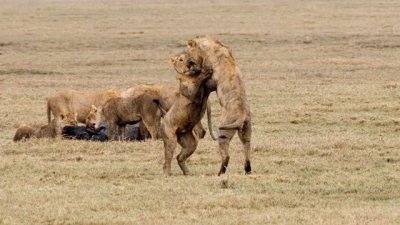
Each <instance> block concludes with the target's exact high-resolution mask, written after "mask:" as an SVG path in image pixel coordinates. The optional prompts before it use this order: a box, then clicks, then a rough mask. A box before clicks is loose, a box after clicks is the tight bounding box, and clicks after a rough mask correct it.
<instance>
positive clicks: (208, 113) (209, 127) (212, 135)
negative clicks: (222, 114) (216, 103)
mask: <svg viewBox="0 0 400 225" xmlns="http://www.w3.org/2000/svg"><path fill="white" fill-rule="evenodd" d="M207 122H208V130H209V131H210V136H211V138H212V139H213V140H214V141H216V140H217V138H215V136H214V133H213V131H212V123H211V105H210V102H207Z"/></svg>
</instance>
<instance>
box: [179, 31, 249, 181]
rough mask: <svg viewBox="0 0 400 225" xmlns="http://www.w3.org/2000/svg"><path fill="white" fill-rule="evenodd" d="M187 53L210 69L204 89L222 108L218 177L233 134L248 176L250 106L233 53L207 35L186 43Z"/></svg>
mask: <svg viewBox="0 0 400 225" xmlns="http://www.w3.org/2000/svg"><path fill="white" fill-rule="evenodd" d="M187 54H188V57H190V58H192V60H194V61H195V62H198V63H201V64H202V65H203V66H209V67H211V68H212V70H213V75H212V77H211V79H210V80H209V81H208V82H207V87H208V88H209V89H210V90H213V91H216V92H217V96H218V99H219V103H220V105H221V107H222V123H221V125H220V126H219V137H218V141H219V152H220V154H221V158H222V162H221V168H220V170H219V173H218V175H221V174H224V173H225V172H226V169H227V167H228V163H229V143H230V141H231V140H232V137H233V136H234V135H235V133H236V131H237V132H238V136H239V139H240V141H241V142H242V144H243V151H244V156H245V162H244V170H245V173H246V174H249V173H251V165H250V149H251V145H250V141H251V117H250V107H249V105H248V102H247V99H246V91H245V88H244V84H243V81H242V78H241V77H242V75H241V73H240V70H239V68H238V66H237V65H236V61H235V59H234V57H233V55H232V50H231V49H230V48H229V47H227V46H226V45H224V44H222V43H221V42H219V41H217V40H215V39H213V38H211V37H209V36H202V37H196V38H194V39H191V40H189V41H188V44H187Z"/></svg>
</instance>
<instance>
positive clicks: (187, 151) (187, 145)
mask: <svg viewBox="0 0 400 225" xmlns="http://www.w3.org/2000/svg"><path fill="white" fill-rule="evenodd" d="M178 143H179V144H180V145H181V146H182V150H181V152H180V153H179V155H178V156H177V157H176V160H178V165H179V167H180V168H181V170H182V172H183V174H184V175H187V174H188V173H189V170H188V168H187V166H186V160H187V158H189V157H190V156H191V155H192V154H193V152H194V151H195V150H196V148H197V143H198V141H197V139H196V138H195V137H194V135H193V132H192V131H189V132H186V133H183V134H181V135H178Z"/></svg>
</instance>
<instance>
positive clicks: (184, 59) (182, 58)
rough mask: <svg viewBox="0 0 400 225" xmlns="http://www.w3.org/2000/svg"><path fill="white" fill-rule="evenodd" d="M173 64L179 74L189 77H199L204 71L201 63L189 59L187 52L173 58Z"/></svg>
mask: <svg viewBox="0 0 400 225" xmlns="http://www.w3.org/2000/svg"><path fill="white" fill-rule="evenodd" d="M171 63H172V65H173V66H174V68H175V70H176V72H177V73H178V74H184V75H189V76H194V75H199V74H200V72H201V69H202V66H201V64H202V63H201V61H196V60H194V59H193V58H190V57H188V54H187V52H181V53H178V54H176V55H174V56H172V57H171Z"/></svg>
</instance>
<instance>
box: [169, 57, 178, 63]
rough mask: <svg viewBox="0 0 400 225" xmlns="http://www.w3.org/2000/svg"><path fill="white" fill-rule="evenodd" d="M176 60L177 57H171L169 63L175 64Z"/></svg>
mask: <svg viewBox="0 0 400 225" xmlns="http://www.w3.org/2000/svg"><path fill="white" fill-rule="evenodd" d="M177 59H178V56H172V57H171V63H172V64H175V62H176V60H177Z"/></svg>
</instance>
